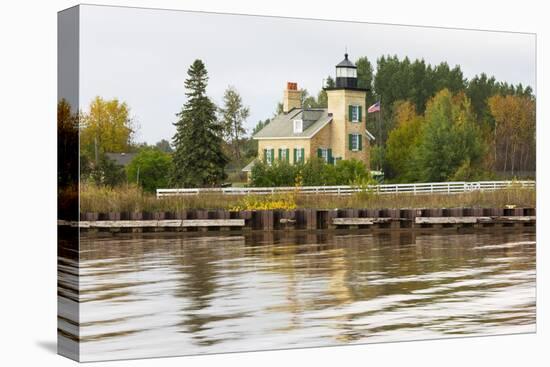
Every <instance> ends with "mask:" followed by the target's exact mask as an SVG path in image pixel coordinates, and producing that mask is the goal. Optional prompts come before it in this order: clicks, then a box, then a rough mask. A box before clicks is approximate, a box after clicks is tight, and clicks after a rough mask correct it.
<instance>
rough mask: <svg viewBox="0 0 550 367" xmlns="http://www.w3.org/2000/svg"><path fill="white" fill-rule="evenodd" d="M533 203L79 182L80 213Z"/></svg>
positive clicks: (484, 195) (505, 198)
mask: <svg viewBox="0 0 550 367" xmlns="http://www.w3.org/2000/svg"><path fill="white" fill-rule="evenodd" d="M506 205H515V206H518V207H535V205H536V203H535V190H534V189H522V188H510V189H505V190H498V191H494V192H470V193H463V194H451V195H447V194H426V195H411V194H385V195H377V194H372V193H367V192H360V193H357V194H354V195H351V196H330V195H305V194H276V195H247V196H228V195H220V194H200V195H192V196H180V197H168V198H162V199H157V198H156V196H155V195H154V194H150V193H145V192H143V191H142V190H140V189H139V188H137V187H135V186H120V187H116V188H108V187H98V186H93V185H82V187H81V191H80V210H81V212H140V211H148V212H155V211H179V210H184V209H229V210H258V209H288V210H291V209H296V208H317V209H334V208H450V207H504V206H506Z"/></svg>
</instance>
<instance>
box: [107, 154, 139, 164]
mask: <svg viewBox="0 0 550 367" xmlns="http://www.w3.org/2000/svg"><path fill="white" fill-rule="evenodd" d="M105 155H106V156H107V158H109V159H111V160H113V161H115V163H116V164H118V165H119V166H123V167H126V166H127V165H128V164H130V162H131V161H132V159H134V157H135V156H136V153H105Z"/></svg>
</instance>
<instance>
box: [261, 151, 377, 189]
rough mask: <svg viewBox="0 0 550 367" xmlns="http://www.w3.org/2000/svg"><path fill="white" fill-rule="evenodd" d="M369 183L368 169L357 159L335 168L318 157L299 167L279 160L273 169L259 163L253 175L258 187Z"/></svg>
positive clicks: (338, 164)
mask: <svg viewBox="0 0 550 367" xmlns="http://www.w3.org/2000/svg"><path fill="white" fill-rule="evenodd" d="M369 180H371V176H370V173H369V171H368V170H367V167H366V166H365V164H364V163H363V162H361V161H358V160H356V159H352V160H345V161H344V160H343V161H338V162H337V163H336V164H335V165H333V164H327V163H325V161H323V160H322V159H319V158H313V159H310V160H308V161H307V162H306V163H305V164H297V165H291V164H289V163H287V162H284V161H282V162H281V161H276V162H274V163H273V165H271V166H270V165H268V164H266V163H264V162H258V163H256V164H255V165H254V167H253V168H252V174H251V184H252V186H255V187H280V186H295V185H296V186H332V185H352V184H354V183H356V182H358V181H361V182H364V181H369Z"/></svg>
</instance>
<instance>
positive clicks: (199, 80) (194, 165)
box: [171, 59, 228, 187]
mask: <svg viewBox="0 0 550 367" xmlns="http://www.w3.org/2000/svg"><path fill="white" fill-rule="evenodd" d="M187 75H188V78H187V80H185V88H186V93H185V95H186V97H187V101H186V102H185V104H184V105H183V108H182V110H181V111H180V112H179V113H178V114H176V116H177V117H178V121H177V122H176V123H175V124H174V125H175V126H176V134H175V135H174V137H173V140H172V141H173V145H174V148H175V152H174V154H173V160H174V166H173V170H172V175H171V183H172V185H175V186H182V187H198V186H214V185H217V184H219V183H220V181H221V180H223V179H225V177H226V175H225V172H224V167H225V165H226V164H227V162H228V158H227V156H226V155H225V154H224V152H223V150H222V143H223V138H222V136H223V126H222V124H220V123H219V122H218V121H217V119H216V111H217V108H216V106H215V105H214V103H213V102H212V101H211V100H210V98H209V97H208V96H207V95H206V86H207V83H208V72H207V71H206V67H205V65H204V63H203V62H202V61H201V60H198V59H197V60H195V61H194V62H193V64H192V65H191V66H190V67H189V70H188V71H187Z"/></svg>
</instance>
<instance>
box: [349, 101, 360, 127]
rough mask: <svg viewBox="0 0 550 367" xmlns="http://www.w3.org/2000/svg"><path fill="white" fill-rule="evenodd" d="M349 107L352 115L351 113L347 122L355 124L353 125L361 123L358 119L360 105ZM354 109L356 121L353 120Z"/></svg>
mask: <svg viewBox="0 0 550 367" xmlns="http://www.w3.org/2000/svg"><path fill="white" fill-rule="evenodd" d="M350 106H351V110H352V113H351V116H350V117H349V122H355V123H357V122H361V120H360V119H359V108H360V107H361V105H358V104H352V105H350ZM354 109H357V120H354V119H353V110H354Z"/></svg>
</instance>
